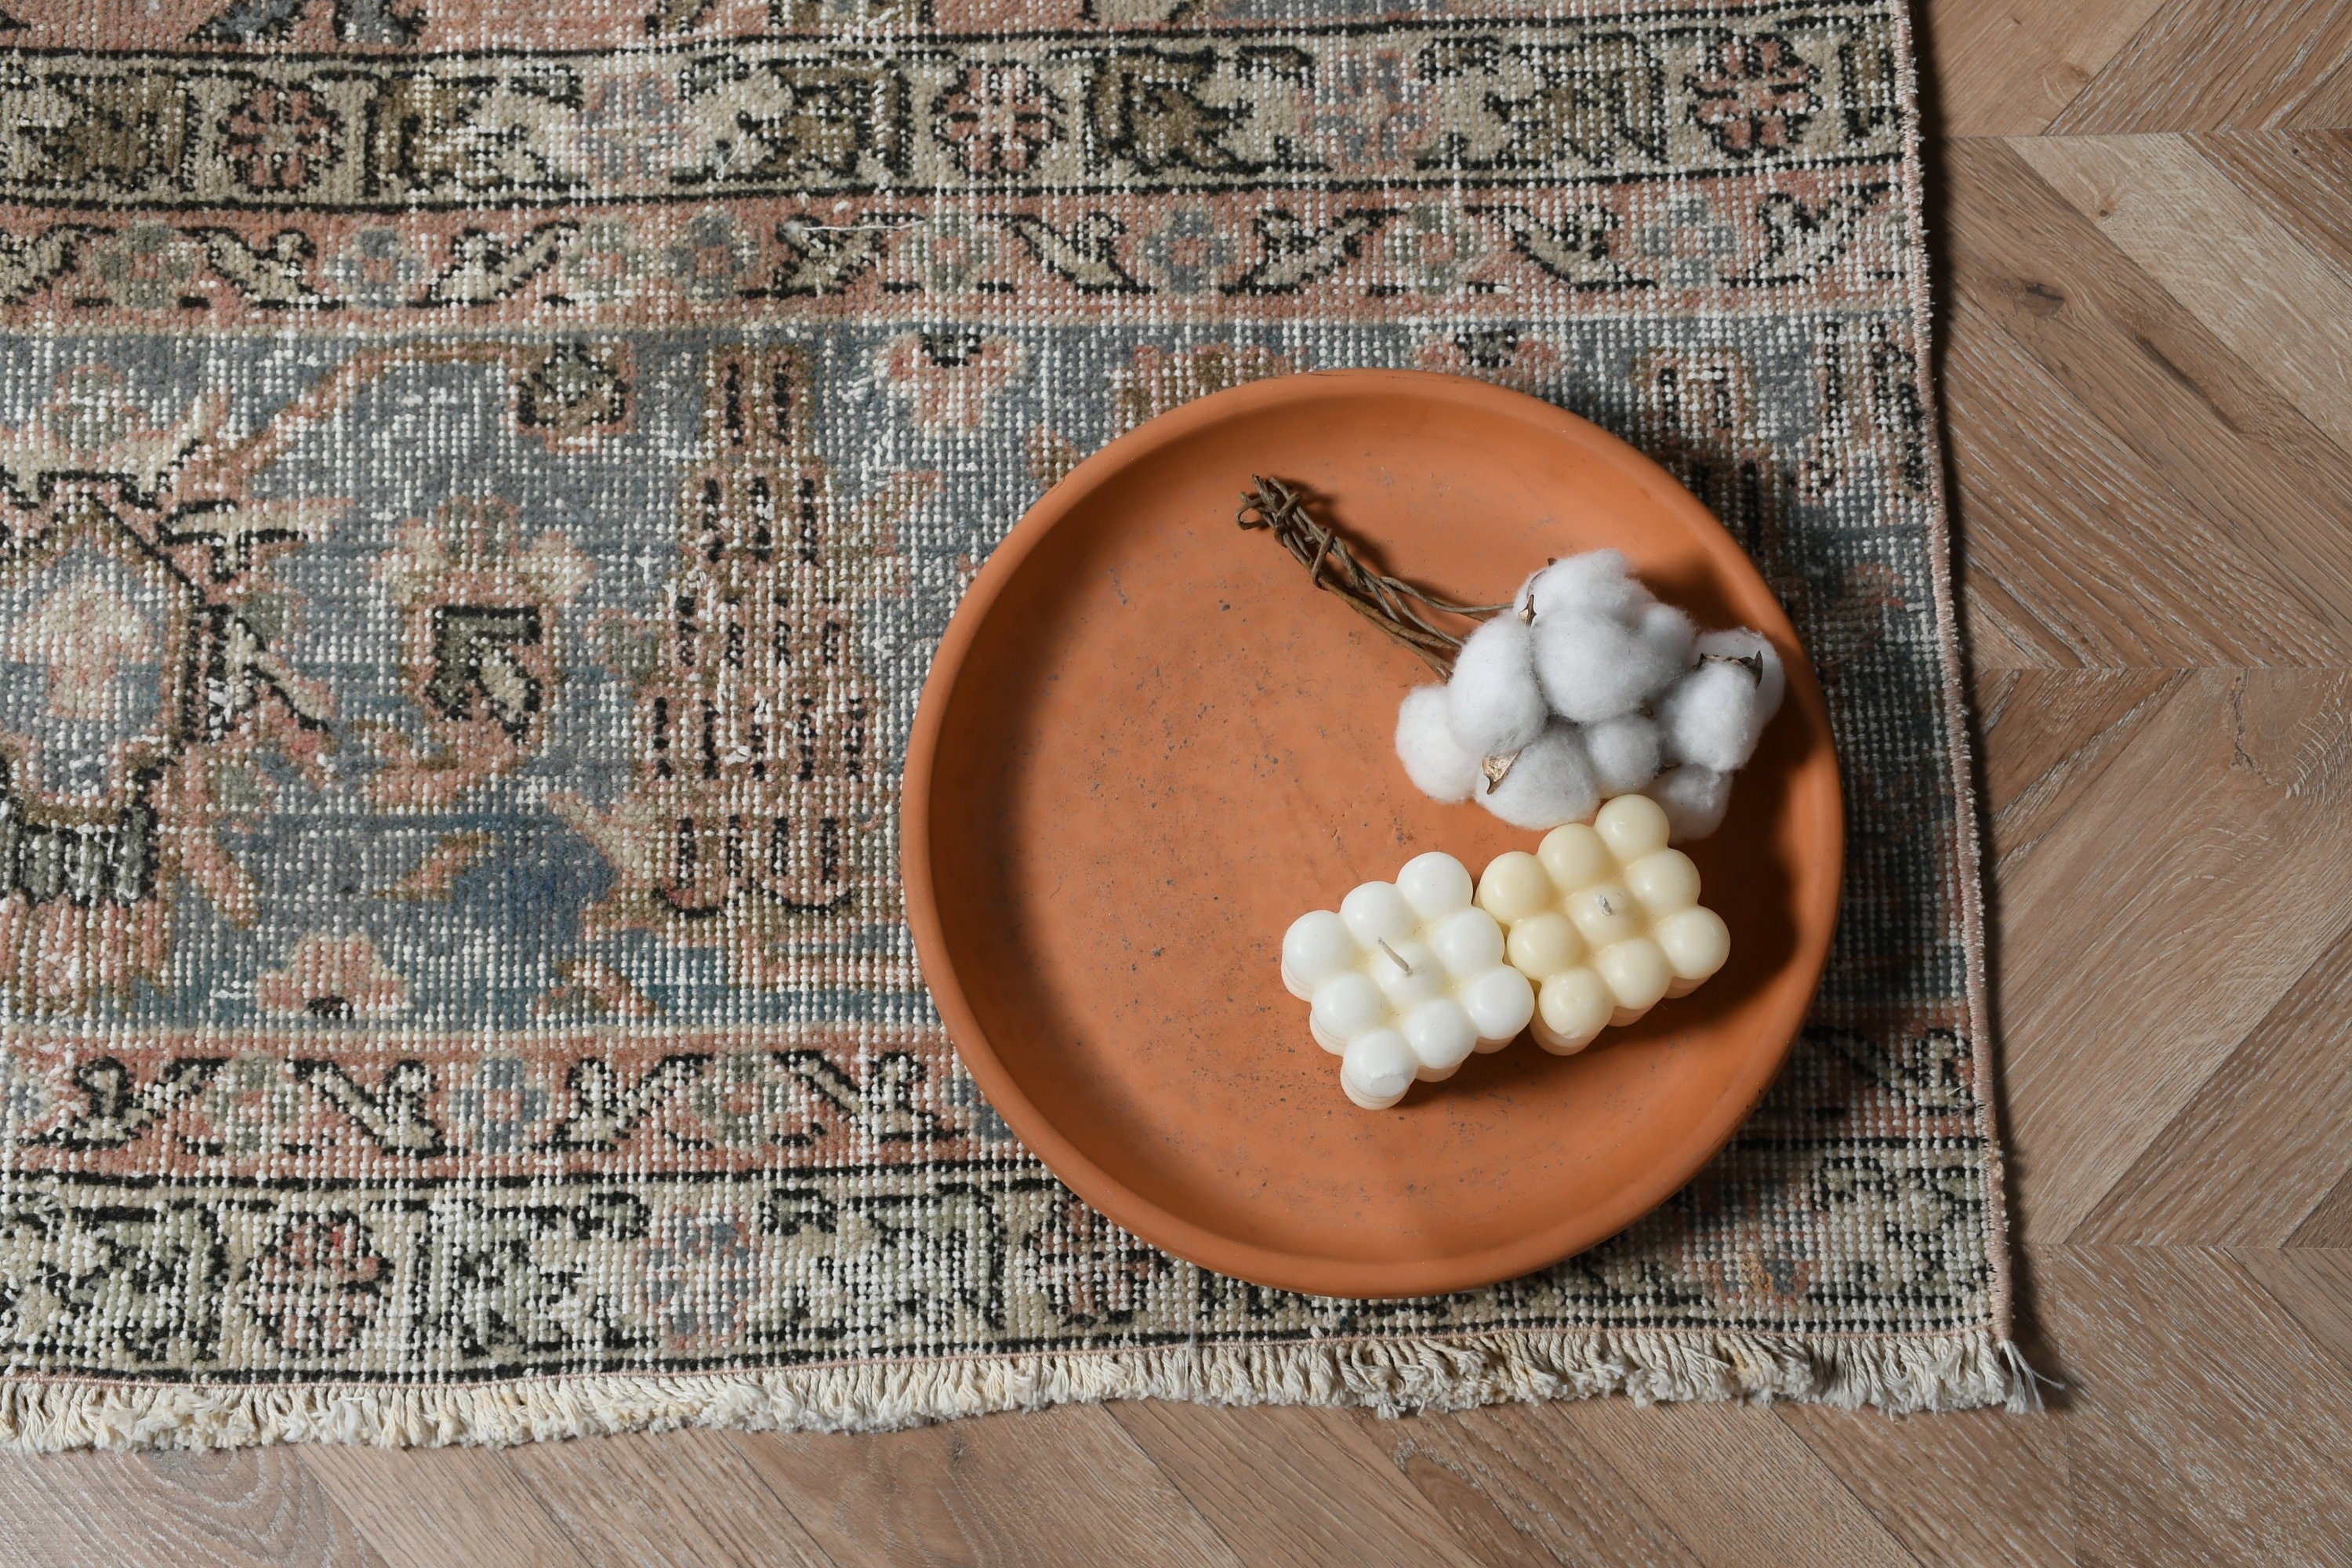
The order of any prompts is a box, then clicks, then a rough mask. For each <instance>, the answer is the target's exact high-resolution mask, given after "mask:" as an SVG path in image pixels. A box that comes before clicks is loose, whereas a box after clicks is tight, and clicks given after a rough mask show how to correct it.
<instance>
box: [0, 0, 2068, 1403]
mask: <svg viewBox="0 0 2352 1568" xmlns="http://www.w3.org/2000/svg"><path fill="white" fill-rule="evenodd" d="M10 9H11V12H12V14H13V16H12V19H13V21H14V22H16V24H19V25H17V26H15V27H14V29H13V30H12V31H10V32H8V33H6V34H5V35H0V37H5V42H6V43H7V44H8V45H9V46H10V48H9V50H8V51H7V52H6V58H5V69H0V334H5V349H0V1044H5V1057H0V1357H4V1358H5V1368H6V1382H5V1387H0V1435H5V1438H6V1439H8V1440H11V1441H13V1442H15V1443H16V1444H18V1445H22V1446H32V1447H57V1446H71V1445H78V1444H86V1443H123V1442H154V1443H188V1444H218V1443H237V1442H252V1441H266V1440H272V1439H281V1438H346V1439H352V1440H370V1441H383V1442H404V1441H418V1442H432V1441H447V1440H460V1439H464V1440H492V1441H499V1440H510V1439H517V1438H522V1437H528V1436H551V1435H561V1434H571V1433H579V1432H588V1431H597V1430H607V1429H614V1428H619V1427H626V1426H657V1425H667V1424H676V1423H679V1422H693V1421H706V1422H719V1423H730V1424H738V1425H744V1426H758V1425H771V1424H781V1425H789V1426H887V1425H891V1424H897V1423H902V1422H905V1421H908V1420H912V1419H918V1418H922V1417H926V1416H933V1415H952V1414H959V1413H964V1412H970V1411H977V1410H982V1409H991V1408H999V1407H1003V1406H1007V1405H1024V1404H1034V1403H1040V1402H1045V1401H1051V1400H1056V1399H1069V1398H1097V1397H1108V1396H1116V1395H1124V1394H1145V1393H1150V1394H1167V1395H1175V1396H1182V1397H1198V1398H1213V1399H1225V1400H1239V1401H1249V1400H1311V1401H1325V1402H1363V1403H1369V1404H1372V1405H1378V1406H1380V1407H1381V1408H1384V1409H1395V1408H1402V1407H1407V1406H1413V1405H1458V1404H1466V1403H1472V1402H1477V1401H1483V1400H1494V1399H1505V1398H1532V1397H1552V1396H1566V1395H1573V1394H1591V1393H1597V1392H1605V1391H1624V1392H1628V1393H1631V1394H1634V1395H1636V1396H1637V1397H1644V1398H1649V1397H1656V1398H1675V1397H1693V1396H1723V1395H1738V1394H1749V1395H1755V1394H1776V1395H1783V1396H1793V1397H1803V1398H1817V1399H1827V1400H1834V1401H1839V1402H1844V1403H1858V1402H1871V1403H1877V1404H1882V1405H1890V1406H1895V1407H1898V1408H1920V1407H1944V1406H1953V1405H1969V1404H1983V1403H1993V1402H2004V1401H2006V1402H2011V1403H2021V1402H2023V1401H2024V1400H2025V1399H2027V1398H2028V1397H2029V1396H2030V1395H2029V1390H2028V1387H2027V1384H2026V1380H2025V1376H2024V1374H2023V1373H2022V1371H2021V1365H2020V1363H2018V1362H2017V1361H2016V1358H2015V1355H2014V1352H2013V1351H2012V1350H2011V1348H2010V1346H2009V1305H2008V1289H2007V1284H2006V1272H2005V1270H2006V1263H2005V1258H2004V1253H2003V1244H2002V1240H2001V1223H2000V1183H1999V1175H1998V1158H1997V1150H1996V1146H1995V1144H1994V1142H1993V1135H1992V1131H1991V1126H1990V1118H1989V1110H1988V1103H1989V1100H1990V1085H1989V1082H1988V1079H1987V1059H1988V1058H1987V1054H1986V1053H1987V1042H1986V1040H1985V1037H1984V1034H1983V1009H1982V998H1981V980H1980V975H1981V942H1980V938H1979V921H1980V912H1979V901H1978V892H1977V868H1976V864H1975V847H1974V837H1973V826H1972V819H1971V811H1972V807H1971V805H1970V802H1969V789H1968V782H1967V781H1968V767H1967V760H1966V757H1965V754H1964V752H1963V750H1962V747H1963V744H1964V729H1963V726H1962V724H1961V722H1960V708H1959V703H1960V699H1959V692H1958V685H1957V678H1956V669H1957V653H1956V648H1955V645H1954V627H1953V623H1952V604H1951V598H1950V588H1949V576H1948V572H1949V562H1948V540H1947V537H1946V531H1945V522H1944V517H1943V510H1942V502H1941V496H1940V478H1939V463H1938V458H1937V450H1936V445H1935V440H1936V437H1935V432H1934V428H1933V423H1932V404H1931V401H1930V397H1929V384H1928V381H1927V375H1926V374H1925V370H1924V364H1925V357H1926V353H1927V302H1926V301H1927V296H1926V289H1925V281H1924V275H1923V258H1922V251H1921V245H1920V234H1919V228H1918V221H1917V214H1918V190H1919V163H1918V157H1917V151H1916V109H1915V107H1914V104H1913V101H1912V97H1911V89H1910V50H1911V44H1910V41H1909V38H1908V36H1907V32H1906V23H1905V19H1904V16H1903V11H1902V7H1901V5H1900V4H1899V3H1894V0H1824V3H1822V4H1812V5H1781V4H1747V3H1735V4H1722V3H1717V4H1710V5H1706V6H1703V7H1699V6H1694V7H1688V8H1685V7H1682V6H1679V5H1673V4H1618V5H1597V4H1590V3H1584V0H1579V3H1575V4H1569V5H1526V4H1522V3H1521V0H1468V3H1467V4H1465V5H1443V6H1441V5H1429V6H1427V7H1426V8H1423V7H1419V6H1415V5H1411V4H1401V5H1394V6H1391V7H1386V8H1383V7H1380V6H1372V5H1364V4H1362V3H1361V0H1205V3H1202V0H1181V3H1178V0H1088V3H1087V4H1086V5H1078V4H1076V0H928V3H925V0H826V3H824V4H822V5H819V4H813V3H807V0H767V3H766V4H746V3H744V0H638V3H636V4H632V5H622V4H602V5H584V6H572V7H550V6H546V5H526V4H522V3H521V0H226V4H223V0H167V3H165V4H163V5H155V6H151V7H145V8H133V9H126V8H121V7H113V8H107V9H105V10H103V11H102V12H100V13H98V14H97V15H98V16H101V17H102V18H104V20H103V21H101V22H98V23H93V20H92V15H93V14H92V13H91V11H90V10H89V8H88V7H84V6H78V5H69V4H67V3H66V0H36V3H33V4H30V5H12V6H11V8H10ZM94 26H96V27H101V28H105V29H114V30H112V31H105V32H103V33H102V34H100V36H93V28H94ZM1340 365H1400V366H1423V367H1427V368H1432V369H1438V370H1445V371H1453V372H1457V373H1461V374H1469V375H1474V376H1480V377H1485V378H1488V379H1490V380H1494V381H1496V382H1500V383H1503V384H1507V385H1511V386H1514V387H1518V388H1522V389H1525V390H1527V391H1529V392H1532V393H1535V394H1537V395H1541V396H1544V397H1547V398H1550V399H1552V400H1554V401H1556V402H1558V403H1560V404H1562V405H1566V406H1568V407H1570V408H1573V409H1575V410H1577V411H1579V412H1580V413H1583V414H1585V415H1587V416H1591V417H1592V418H1594V419H1596V420H1598V421H1599V422H1600V423H1601V424H1602V425H1604V426H1609V427H1610V428H1612V429H1614V430H1616V431H1618V432H1620V433H1622V434H1623V435H1625V436H1626V437H1629V438H1630V439H1632V440H1633V441H1634V442H1635V443H1636V444H1637V445H1639V446H1641V447H1643V448H1644V449H1646V450H1648V451H1650V452H1651V453H1653V454H1654V455H1655V456H1657V457H1658V458H1661V459H1662V460H1663V461H1664V462H1665V463H1667V464H1668V465H1669V466H1670V467H1671V468H1673V469H1674V470H1675V472H1676V473H1677V474H1678V475H1679V476H1681V477H1682V478H1683V479H1684V480H1685V482H1686V483H1687V484H1689V485H1690V486H1691V488H1692V489H1694V490H1696V492H1697V493H1698V494H1699V496H1700V497H1701V498H1702V499H1703V500H1706V502H1707V503H1708V504H1709V505H1710V506H1712V507H1713V508H1714V509H1716V510H1717V512H1718V513H1719V514H1720V515H1721V516H1722V517H1723V519H1724V520H1725V521H1726V522H1727V524H1728V525H1729V526H1730V527H1731V528H1732V529H1733V530H1734V531H1736V532H1737V534H1738V537H1739V538H1740V540H1741V541H1742V542H1743V543H1745V544H1746V546H1747V547H1748V550H1749V551H1750V552H1752V554H1753V555H1754V557H1755V559H1756V560H1757V562H1758V563H1759V565H1760V566H1761V568H1762V570H1763V571H1764V573H1765V574H1766V575H1767V577H1768V578H1769V581H1770V582H1771V584H1773V586H1774V588H1775V590H1776V591H1777V592H1778V593H1779V595H1780V597H1781V599H1782V601H1783V602H1784V603H1785V604H1786V605H1787V606H1788V607H1789V610H1790V614H1791V616H1793V618H1794V619H1795V621H1796V624H1797V626H1798V627H1799V629H1800V631H1801V634H1802V635H1803V637H1805V639H1806V641H1807V644H1808V646H1809V647H1810V648H1811V654H1812V657H1813V659H1814V661H1815V663H1816V665H1817V666H1818V668H1819V669H1820V671H1821V674H1822V679H1823V680H1824V682H1825V684H1826V686H1827V688H1828V690H1829V693H1830V699H1831V703H1832V710H1833V714H1834V720H1835V724H1836V731H1837V741H1838V744H1839V747H1840V750H1841V753H1842V755H1843V762H1844V766H1845V780H1846V789H1847V792H1848V796H1849V800H1850V802H1851V806H1850V809H1851V814H1852V819H1853V820H1852V845H1851V851H1850V865H1849V868H1848V872H1847V883H1846V888H1845V894H1844V899H1845V901H1844V914H1843V924H1842V926H1841V928H1840V931H1839V935H1838V940H1837V944H1836V948H1835V952H1834V953H1833V955H1832V960H1831V963H1830V968H1829V973H1828V976H1827V978H1826V981H1825V983H1824V984H1823V987H1822V994H1821V996H1820V999H1819V1002H1818V1004H1817V1005H1816V1007H1815V1010H1814V1013H1813V1016H1812V1019H1811V1025H1810V1026H1809V1027H1808V1029H1807V1031H1806V1033H1805V1035H1804V1037H1803V1038H1802V1039H1801V1042H1800V1043H1799V1045H1798V1047H1797V1048H1796V1050H1795V1053H1794V1055H1793V1057H1792V1058H1791V1060H1790V1064H1789V1067H1788V1069H1787V1071H1786V1072H1785V1073H1784V1074H1783V1076H1782V1078H1781V1080H1780V1084H1779V1086H1778V1088H1777V1089H1775V1090H1774V1092H1773V1093H1772V1095H1771V1096H1770V1098H1769V1100H1768V1101H1767V1102H1766V1103H1765V1105H1764V1107H1763V1108H1762V1110H1760V1112H1759V1114H1758V1116H1757V1117H1756V1119H1755V1121H1753V1122H1752V1123H1751V1124H1750V1126H1749V1127H1748V1129H1747V1130H1746V1131H1744V1132H1743V1133H1742V1134H1741V1135H1740V1136H1739V1138H1738V1140H1737V1142H1735V1143H1734V1144H1733V1145H1732V1146H1731V1147H1730V1148H1729V1149H1728V1150H1727V1152H1725V1153H1724V1154H1723V1155H1722V1156H1721V1157H1720V1158H1719V1159H1718V1160H1717V1162H1716V1163H1714V1164H1713V1165H1712V1166H1711V1167H1710V1168H1709V1169H1708V1170H1707V1171H1706V1173H1704V1174H1703V1175H1702V1176H1701V1177H1700V1178H1699V1179H1698V1180H1697V1181H1696V1183H1695V1184H1692V1185H1691V1186H1690V1187H1689V1188H1688V1189H1687V1190H1686V1191H1685V1192H1684V1193H1683V1194H1680V1195H1679V1196H1677V1197H1676V1198H1675V1199H1674V1200H1673V1201H1672V1202H1671V1203H1669V1204H1668V1205H1666V1206H1665V1207H1664V1209H1662V1210H1661V1211H1659V1212H1658V1213H1657V1214H1656V1215H1654V1216H1653V1217H1651V1218H1650V1219H1648V1220H1645V1221H1643V1223H1641V1224H1640V1225H1638V1226H1635V1227H1634V1228H1633V1230H1632V1231H1630V1232H1628V1233H1627V1234H1625V1235H1624V1236H1622V1237H1619V1238H1617V1239H1616V1240H1614V1241H1612V1242H1611V1243H1609V1244H1607V1245H1606V1246H1603V1247H1600V1248H1599V1249H1597V1250H1595V1251H1593V1252H1591V1253H1589V1254H1587V1255H1586V1256H1584V1257H1581V1258H1576V1259H1574V1260H1571V1261H1570V1262H1568V1263H1565V1264H1562V1265H1560V1266H1559V1267H1558V1268H1553V1269H1551V1270H1549V1271H1548V1272H1546V1273H1543V1274H1539V1275H1537V1276H1534V1277H1532V1278H1529V1279H1520V1280H1517V1281H1513V1282H1511V1283H1509V1284H1506V1285H1502V1286H1497V1287H1496V1288H1494V1289H1485V1290H1478V1291H1472V1292H1467V1293H1465V1294H1461V1295H1456V1296H1450V1297H1445V1298H1443V1299H1436V1300H1412V1301H1391V1302H1379V1303H1360V1302H1346V1301H1338V1300H1315V1299H1307V1298H1302V1297H1297V1296H1291V1295H1286V1294H1282V1293H1279V1292H1276V1291H1271V1290H1266V1289H1259V1288H1257V1287H1254V1286H1251V1285H1247V1284H1243V1283H1239V1282H1236V1281H1234V1280H1230V1279H1221V1278H1217V1277H1214V1276H1213V1275H1209V1274H1206V1273H1203V1272H1202V1271H1201V1270H1199V1269H1196V1268H1192V1267H1190V1266H1188V1265H1185V1264H1182V1263H1180V1262H1177V1261H1175V1260H1172V1259H1171V1258H1167V1257H1165V1256H1162V1255H1160V1254H1159V1253H1157V1252H1155V1251H1153V1250H1151V1249H1150V1248H1148V1247H1143V1246H1141V1245H1140V1244H1139V1243H1137V1242H1136V1241H1134V1240H1133V1239H1132V1238H1130V1237H1126V1236H1124V1235H1122V1234H1121V1233H1119V1232H1118V1230H1116V1229H1115V1228H1114V1227H1112V1226H1109V1225H1108V1224H1107V1223H1106V1222H1104V1221H1103V1220H1102V1219H1101V1218H1099V1217H1098V1216H1097V1215H1095V1214H1093V1213H1092V1212H1090V1211H1089V1210H1087V1208H1086V1207H1085V1206H1084V1205H1081V1204H1079V1203H1078V1202H1077V1201H1076V1200H1075V1199H1074V1198H1072V1197H1071V1196H1070V1195H1069V1194H1068V1193H1067V1192H1066V1191H1065V1190H1064V1189H1063V1188H1062V1187H1060V1186H1059V1185H1058V1184H1056V1183H1055V1181H1054V1180H1053V1179H1052V1178H1051V1177H1050V1176H1048V1175H1047V1174H1046V1173H1045V1171H1044V1169H1043V1168H1042V1167H1041V1166H1040V1165H1038V1164H1037V1163H1036V1162H1035V1161H1034V1160H1033V1159H1032V1158H1030V1157H1029V1156H1028V1155H1027V1154H1026V1153H1024V1151H1023V1150H1022V1149H1021V1148H1020V1147H1018V1145H1017V1144H1016V1143H1015V1142H1013V1139H1012V1138H1011V1137H1010V1135H1009V1134H1008V1133H1007V1132H1006V1131H1005V1130H1004V1128H1003V1124H1002V1123H1001V1122H999V1121H997V1120H996V1119H995V1118H994V1117H993V1116H992V1114H991V1113H990V1111H989V1110H988V1108H987V1107H986V1105H985V1104H984V1103H983V1102H982V1100H980V1098H979V1097H978V1096H977V1095H976V1094H975V1093H974V1091H973V1089H972V1087H971V1081H970V1079H967V1078H966V1077H965V1076H964V1075H963V1074H962V1072H961V1070H960V1068H958V1067H957V1065H956V1062H955V1059H954V1056H953V1053H952V1051H951V1049H950V1046H949V1044H948V1042H947V1040H946V1038H945V1037H944V1036H943V1034H942V1032H941V1030H940V1026H939V1025H938V1022H937V1018H936V1016H935V1015H934V1013H933V1012H932V1010H931V1007H930V1005H929V1001H928V999H927V997H926V994H925V993H924V990H923V987H922V984H921V982H920V980H919V976H918V974H917V973H916V970H915V965H914V961H913V956H912V950H911V944H910V942H909V940H908V932H907V928H906V925H905V921H904V918H903V910H902V907H901V898H900V893H899V889H898V875H897V864H896V854H897V792H898V783H897V781H898V766H899V761H900V757H901V755H902V752H903V748H904V744H905V738H906V735H907V731H908V725H909V723H910V721H911V716H912V711H913V708H914V705H915V701H916V698H917V695H918V692H919V688H920V684H921V681H922V679H923V676H924V673H925V670H926V666H927V662H928V659H929V651H930V649H931V647H932V646H933V645H934V643H935V642H936V639H937V637H938V636H939V634H940V629H941V627H942V626H944V624H945V622H946V620H947V617H948V616H949V615H950V612H951V611H952V609H953V608H954V606H955V605H956V602H957V599H958V596H959V595H960V593H961V590H962V588H963V586H964V584H967V583H968V582H969V581H970V578H971V574H972V572H973V571H974V570H975V568H976V565H977V563H979V562H980V561H982V559H984V558H985V556H986V555H987V553H988V552H989V550H990V548H991V546H992V544H993V543H994V542H996V541H997V540H998V539H1000V538H1001V537H1002V536H1003V532H1004V531H1005V530H1006V529H1007V528H1008V527H1009V526H1010V525H1011V524H1012V522H1013V520H1014V519H1015V518H1017V517H1018V516H1019V514H1020V513H1021V512H1022V510H1024V507H1025V506H1026V505H1027V504H1028V503H1029V502H1030V501H1031V500H1033V499H1034V497H1035V496H1036V495H1037V494H1039V493H1040V491H1041V490H1042V489H1043V488H1044V487H1045V486H1046V485H1048V484H1050V483H1051V482H1052V481H1053V480H1054V479H1055V478H1057V477H1058V476H1059V475H1060V474H1061V473H1063V472H1065V471H1066V469H1067V468H1068V467H1069V466H1070V465H1071V464H1072V463H1074V462H1075V461H1076V458H1078V457H1079V456H1080V455H1082V454H1084V453H1085V452H1087V451H1088V450H1091V449H1092V448H1094V447H1097V446H1098V445H1099V444H1101V443H1102V442H1103V441H1105V440H1106V439H1108V438H1109V437H1112V436H1114V435H1116V434H1117V433H1118V432H1119V431H1121V430H1123V429H1126V428H1129V427H1131V426H1134V425H1136V424H1138V423H1139V422H1140V421H1142V420H1144V419H1146V418H1148V417H1150V416H1152V415H1154V414H1156V413H1158V412H1160V411H1161V410H1164V409H1166V408H1169V407H1171V406H1173V405H1176V404H1179V403H1181V402H1183V401H1185V400H1187V399H1189V398H1192V397H1193V396H1196V395H1201V394H1203V393H1206V392H1210V391H1213V390H1215V389H1217V388H1220V387H1223V386H1225V385H1228V384H1233V383H1234V382H1235V381H1238V380H1242V379H1245V378H1250V377H1256V376H1262V375H1266V374H1276V373H1279V372H1283V371H1288V370H1305V369H1311V368H1317V367H1326V366H1340Z"/></svg>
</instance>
